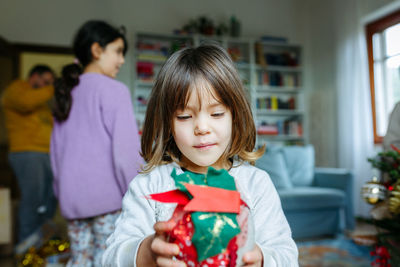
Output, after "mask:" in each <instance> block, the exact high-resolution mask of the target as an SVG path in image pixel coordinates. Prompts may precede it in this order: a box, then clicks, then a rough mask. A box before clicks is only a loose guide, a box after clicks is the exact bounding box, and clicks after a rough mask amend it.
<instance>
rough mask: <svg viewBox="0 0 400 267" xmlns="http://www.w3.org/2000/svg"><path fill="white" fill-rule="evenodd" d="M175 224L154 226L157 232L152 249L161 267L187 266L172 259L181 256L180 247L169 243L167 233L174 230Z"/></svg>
mask: <svg viewBox="0 0 400 267" xmlns="http://www.w3.org/2000/svg"><path fill="white" fill-rule="evenodd" d="M173 227H174V223H173V222H158V223H156V224H154V230H155V231H156V233H155V235H154V238H153V240H152V242H151V245H150V248H151V251H152V254H153V258H154V261H155V263H156V264H157V266H160V267H164V266H165V267H185V266H186V264H185V263H184V262H181V261H176V260H173V259H172V257H173V256H176V255H178V254H179V247H178V245H176V244H171V243H168V242H167V240H166V237H165V233H166V232H169V231H171V230H172V228H173Z"/></svg>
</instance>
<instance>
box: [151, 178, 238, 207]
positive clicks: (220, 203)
mask: <svg viewBox="0 0 400 267" xmlns="http://www.w3.org/2000/svg"><path fill="white" fill-rule="evenodd" d="M185 187H186V189H187V190H188V191H189V193H190V194H191V195H192V196H193V198H192V199H189V197H188V196H187V195H186V194H185V193H184V192H182V191H180V190H178V189H175V190H172V191H168V192H164V193H158V194H151V195H150V196H149V198H150V199H153V200H156V201H159V202H163V203H178V205H183V206H184V208H183V210H184V211H202V212H229V213H239V212H240V203H241V200H240V194H239V192H237V191H232V190H226V189H222V188H217V187H211V186H204V185H193V184H187V183H186V184H185Z"/></svg>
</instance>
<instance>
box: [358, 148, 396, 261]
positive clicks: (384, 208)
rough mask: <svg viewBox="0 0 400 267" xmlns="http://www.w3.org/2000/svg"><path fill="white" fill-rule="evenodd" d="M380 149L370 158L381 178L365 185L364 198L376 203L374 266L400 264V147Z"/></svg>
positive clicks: (371, 221)
mask: <svg viewBox="0 0 400 267" xmlns="http://www.w3.org/2000/svg"><path fill="white" fill-rule="evenodd" d="M392 149H393V150H390V151H385V152H380V153H378V155H377V156H376V157H375V158H370V159H368V161H369V162H370V163H371V164H372V166H373V167H374V168H376V169H378V170H380V172H381V175H380V178H379V179H378V178H376V177H374V179H373V180H372V181H370V182H368V183H367V184H365V185H364V186H363V189H362V194H363V197H364V199H365V200H366V201H367V202H368V203H369V204H372V205H374V207H373V208H372V210H371V219H368V220H366V221H367V222H369V223H372V224H374V225H375V226H376V227H377V230H378V232H377V236H376V245H375V250H374V251H373V252H371V254H372V255H373V256H375V260H374V262H373V263H372V266H379V267H386V266H400V150H399V149H398V148H397V147H395V146H392Z"/></svg>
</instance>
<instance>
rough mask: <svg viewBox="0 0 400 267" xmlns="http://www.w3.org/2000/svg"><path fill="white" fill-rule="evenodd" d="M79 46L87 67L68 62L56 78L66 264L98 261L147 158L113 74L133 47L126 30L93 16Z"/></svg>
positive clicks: (57, 177)
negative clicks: (68, 250) (67, 251)
mask: <svg viewBox="0 0 400 267" xmlns="http://www.w3.org/2000/svg"><path fill="white" fill-rule="evenodd" d="M73 48H74V53H75V55H76V57H77V58H78V60H79V62H80V64H81V65H82V67H83V74H81V72H82V71H81V69H80V66H78V65H77V64H71V65H67V66H66V67H64V69H63V73H62V78H60V79H59V80H58V81H57V82H56V83H55V100H56V101H55V102H56V105H55V107H54V110H53V114H54V117H55V119H56V120H55V125H54V128H53V132H52V137H51V151H50V155H51V163H52V169H53V172H54V191H55V194H56V196H57V198H58V200H59V203H60V208H61V213H62V215H63V216H64V217H65V218H66V219H67V220H68V235H69V237H70V241H71V252H72V257H71V259H70V261H69V262H68V266H100V265H101V263H100V261H101V256H102V253H103V250H104V249H105V240H106V239H107V237H108V235H109V234H111V233H112V232H113V230H114V222H115V220H116V218H117V217H118V215H119V213H120V209H121V203H122V197H123V196H124V194H125V192H126V190H127V188H128V185H129V182H130V181H131V180H132V178H133V177H135V176H136V175H137V173H138V171H139V170H140V164H141V163H142V159H141V157H140V155H139V150H140V143H139V135H138V129H137V126H136V120H135V117H134V112H133V109H132V103H131V96H130V93H129V90H128V88H127V87H126V86H125V85H124V84H122V83H120V82H118V81H116V80H115V79H114V78H115V76H116V75H117V73H118V71H119V68H120V67H121V65H122V64H123V63H124V55H125V52H126V50H127V46H126V39H125V37H124V35H123V34H121V33H120V32H119V31H118V30H117V29H115V28H113V27H112V26H110V25H108V24H107V23H105V22H102V21H89V22H87V23H85V24H84V25H83V26H82V27H81V28H80V30H79V31H78V33H77V35H76V36H75V39H74V44H73Z"/></svg>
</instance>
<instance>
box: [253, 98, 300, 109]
mask: <svg viewBox="0 0 400 267" xmlns="http://www.w3.org/2000/svg"><path fill="white" fill-rule="evenodd" d="M256 108H257V109H259V110H265V109H266V110H296V99H295V98H294V97H290V98H289V99H287V100H283V99H281V98H279V97H277V96H267V97H259V98H257V99H256Z"/></svg>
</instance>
